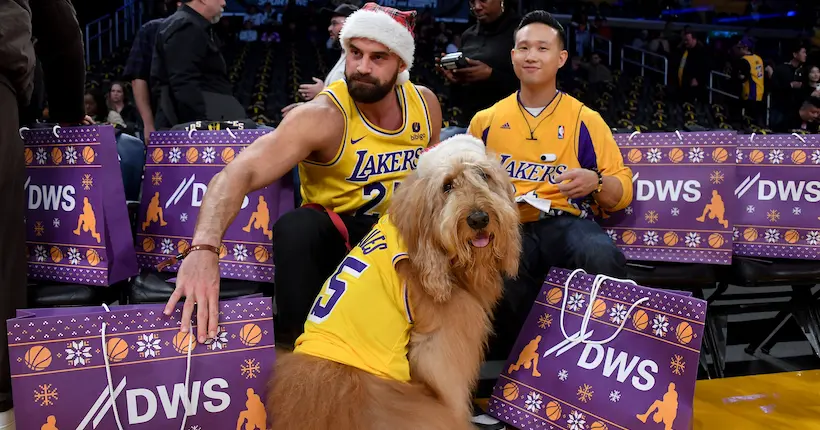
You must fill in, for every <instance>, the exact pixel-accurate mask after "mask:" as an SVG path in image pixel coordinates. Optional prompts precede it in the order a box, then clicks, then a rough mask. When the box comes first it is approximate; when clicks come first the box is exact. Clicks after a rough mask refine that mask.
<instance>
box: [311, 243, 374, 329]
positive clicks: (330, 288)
mask: <svg viewBox="0 0 820 430" xmlns="http://www.w3.org/2000/svg"><path fill="white" fill-rule="evenodd" d="M367 268H368V265H367V263H365V262H363V261H361V260H359V259H357V258H356V257H351V256H347V257H346V258H345V259H344V261H342V264H340V265H339V268H338V269H336V272H335V273H334V274H333V276H331V277H330V279H328V282H327V283H326V284H325V288H324V291H322V293H321V294H319V296H318V297H316V302H314V303H313V309H311V310H310V314H309V315H308V321H311V322H314V323H316V324H319V323H321V322H323V321H324V320H326V319H327V317H328V316H330V313H331V312H333V307H334V306H336V303H339V299H341V298H342V296H343V295H344V294H345V291H346V290H347V282H345V281H344V280H342V279H339V275H341V274H342V273H347V274H349V275H351V276H353V277H354V278H356V279H358V278H359V277H360V276H362V273H364V271H365V270H367ZM325 298H326V299H327V301H325V303H322V299H325Z"/></svg>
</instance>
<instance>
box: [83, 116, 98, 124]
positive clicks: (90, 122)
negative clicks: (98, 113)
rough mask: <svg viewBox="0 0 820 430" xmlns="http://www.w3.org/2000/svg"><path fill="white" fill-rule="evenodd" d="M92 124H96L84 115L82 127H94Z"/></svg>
mask: <svg viewBox="0 0 820 430" xmlns="http://www.w3.org/2000/svg"><path fill="white" fill-rule="evenodd" d="M94 124H96V123H95V122H94V119H92V118H91V117H90V116H88V115H86V116H85V117H84V118H83V125H94Z"/></svg>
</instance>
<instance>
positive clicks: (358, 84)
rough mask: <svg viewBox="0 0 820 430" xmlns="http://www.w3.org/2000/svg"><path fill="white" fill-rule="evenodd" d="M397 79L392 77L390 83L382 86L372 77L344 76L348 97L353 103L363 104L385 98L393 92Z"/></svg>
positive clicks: (359, 75)
mask: <svg viewBox="0 0 820 430" xmlns="http://www.w3.org/2000/svg"><path fill="white" fill-rule="evenodd" d="M397 79H398V75H396V76H393V79H391V80H390V82H388V83H387V84H384V85H382V84H380V83H379V81H378V79H376V78H374V77H372V76H364V75H361V74H359V73H353V74H352V75H350V76H348V75H345V80H346V81H347V91H348V92H349V93H350V97H351V98H353V100H354V101H357V102H359V103H365V104H369V103H376V102H378V101H380V100H381V99H383V98H385V97H386V96H387V94H389V93H390V91H392V90H393V87H395V86H396V80H397ZM371 84H372V85H371Z"/></svg>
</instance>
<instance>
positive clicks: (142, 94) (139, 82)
mask: <svg viewBox="0 0 820 430" xmlns="http://www.w3.org/2000/svg"><path fill="white" fill-rule="evenodd" d="M131 90H132V91H133V92H134V104H136V105H137V111H138V112H139V114H140V118H142V127H143V132H144V133H145V144H146V145H147V144H148V138H149V136H150V135H151V132H153V131H155V130H156V128H154V112H153V111H152V109H151V93H150V91H149V90H148V82H147V81H145V80H144V79H134V80H133V81H131Z"/></svg>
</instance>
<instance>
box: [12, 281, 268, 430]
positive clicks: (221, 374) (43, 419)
mask: <svg viewBox="0 0 820 430" xmlns="http://www.w3.org/2000/svg"><path fill="white" fill-rule="evenodd" d="M271 308H272V306H271V299H270V298H262V297H246V298H241V299H236V300H226V301H222V302H220V303H219V310H220V312H219V314H220V316H219V321H220V326H219V331H218V334H217V336H216V339H215V340H214V341H213V342H212V343H211V344H209V345H204V344H198V343H197V342H196V340H195V339H193V337H192V336H190V335H188V334H183V333H180V331H179V324H180V321H179V318H180V315H181V309H182V307H181V305H180V306H177V308H176V310H175V313H173V314H172V315H171V316H165V315H164V314H163V313H162V310H163V305H131V306H124V307H112V308H111V309H110V312H106V310H105V309H103V308H102V307H93V308H66V309H59V310H57V311H54V310H51V309H43V310H39V309H33V310H25V311H18V318H14V319H11V320H9V321H8V327H9V334H8V340H9V350H10V352H9V353H10V357H11V373H12V389H13V393H14V407H15V414H16V416H17V428H18V429H20V430H29V429H33V430H36V429H40V428H41V427H42V428H60V429H77V430H90V429H105V430H117V429H120V428H121V429H150V430H166V429H167V430H171V429H173V430H179V429H180V428H182V429H183V430H207V429H235V428H238V429H244V430H257V429H258V430H267V429H268V428H269V424H268V418H267V414H266V412H265V408H264V402H265V396H266V388H265V387H266V384H267V381H268V379H269V377H270V372H271V370H272V366H273V363H274V360H275V351H274V339H273V319H272V311H271ZM112 398H113V399H114V400H115V401H114V403H113V406H114V407H113V408H112V402H111V399H112ZM186 411H187V413H186ZM183 423H184V424H185V426H184V427H182V425H183ZM45 424H50V425H51V427H45V426H44V425H45Z"/></svg>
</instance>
